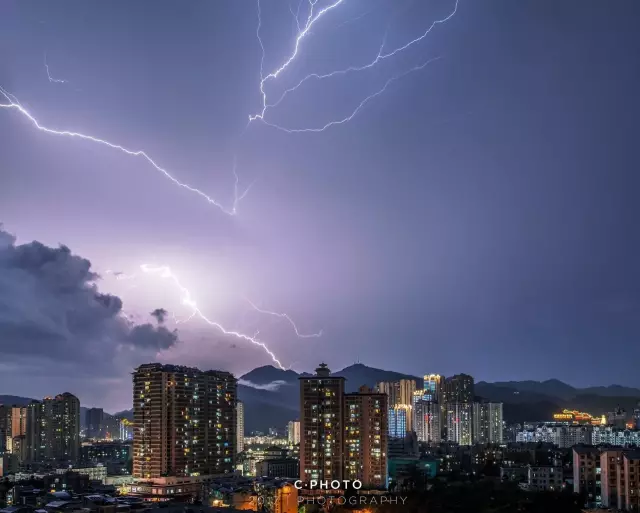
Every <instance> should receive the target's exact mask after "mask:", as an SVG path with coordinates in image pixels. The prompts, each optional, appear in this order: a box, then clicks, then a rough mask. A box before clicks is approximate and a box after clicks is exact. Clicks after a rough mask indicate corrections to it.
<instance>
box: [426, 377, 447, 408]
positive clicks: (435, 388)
mask: <svg viewBox="0 0 640 513" xmlns="http://www.w3.org/2000/svg"><path fill="white" fill-rule="evenodd" d="M442 379H443V378H442V376H440V374H425V375H424V385H423V393H422V399H423V400H424V401H428V402H433V403H439V402H441V401H440V399H441V397H440V396H441V389H442Z"/></svg>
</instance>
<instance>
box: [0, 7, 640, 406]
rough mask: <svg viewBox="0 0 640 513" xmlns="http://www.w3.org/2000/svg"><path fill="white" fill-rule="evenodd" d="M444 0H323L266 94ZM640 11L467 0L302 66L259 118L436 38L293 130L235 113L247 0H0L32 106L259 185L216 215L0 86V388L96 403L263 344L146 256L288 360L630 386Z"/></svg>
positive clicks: (111, 402) (11, 59) (208, 177)
mask: <svg viewBox="0 0 640 513" xmlns="http://www.w3.org/2000/svg"><path fill="white" fill-rule="evenodd" d="M334 1H335V0H334ZM330 3H331V2H328V1H325V0H319V2H318V4H317V9H318V8H320V7H321V6H326V5H329V4H330ZM260 7H261V12H262V23H261V30H260V35H261V39H262V41H263V44H264V48H265V57H264V67H263V69H264V73H265V75H266V74H268V73H269V72H271V71H273V70H275V69H277V68H278V67H279V66H280V65H281V64H282V63H283V62H284V61H285V60H286V59H287V57H288V56H289V55H291V52H292V51H293V48H294V42H295V37H296V32H297V30H298V29H297V27H296V23H295V19H294V16H293V15H292V14H291V12H290V8H291V10H293V11H294V12H295V11H296V10H297V8H298V2H297V0H291V5H290V6H289V5H288V4H287V2H286V1H284V0H282V1H281V0H277V1H276V0H262V2H261V4H260ZM454 7H455V1H454V0H417V1H408V2H406V1H402V2H401V1H399V0H393V1H391V0H344V2H343V3H342V4H341V5H339V6H337V7H336V8H335V9H332V10H331V11H328V12H327V13H326V14H325V15H324V16H323V17H322V18H321V19H320V20H318V21H317V22H316V23H315V24H314V25H313V27H312V30H311V31H310V32H309V34H308V35H307V36H306V37H305V38H303V40H302V42H301V43H300V46H299V51H298V54H297V56H296V58H295V60H294V61H293V62H292V63H291V65H290V66H289V67H288V68H287V69H286V70H285V71H284V72H282V74H280V75H279V76H278V77H277V79H275V80H271V81H269V82H267V83H266V86H265V90H266V91H267V93H268V95H269V96H268V98H269V99H270V100H275V99H277V98H278V97H279V96H280V95H281V94H282V92H283V91H284V90H286V89H287V88H290V87H292V86H294V85H295V84H297V83H298V82H299V81H300V80H301V79H302V78H303V77H304V76H306V75H307V74H309V73H319V74H326V73H329V72H331V71H334V70H340V69H344V68H347V67H349V66H362V65H364V64H367V63H370V62H371V61H372V60H373V59H374V58H375V57H376V55H377V54H378V51H379V48H380V45H381V43H382V42H383V40H384V48H383V51H386V52H389V51H392V50H394V49H396V48H398V47H401V46H403V45H405V44H406V43H408V42H409V41H411V40H413V39H415V38H416V37H419V36H420V35H422V34H423V33H424V31H425V30H427V29H428V28H429V26H430V25H431V24H432V23H433V22H434V21H436V20H440V19H443V18H445V17H446V16H447V15H449V14H450V13H451V12H452V11H453V9H454ZM306 12H308V3H307V2H306V0H302V2H301V11H300V21H301V23H302V25H304V22H305V21H306ZM639 22H640V2H638V1H636V0H615V1H612V2H604V1H595V0H593V1H589V0H583V1H574V0H460V1H459V5H458V8H457V11H456V13H455V15H454V16H452V17H451V18H450V19H449V20H448V21H446V22H445V23H441V24H437V25H435V26H434V28H433V30H431V32H430V33H429V34H428V36H427V37H425V38H424V39H423V40H421V41H420V42H418V43H416V44H414V45H412V46H410V47H409V48H407V49H406V50H404V51H402V52H399V53H398V54H396V55H394V56H393V57H391V58H387V59H384V60H382V61H381V62H379V63H378V64H377V65H375V66H373V67H372V68H370V69H366V70H363V71H356V72H351V73H347V74H342V75H338V76H334V77H331V78H327V79H323V80H317V79H312V80H309V81H307V82H305V83H304V84H303V85H302V86H301V87H300V88H299V89H297V90H296V91H295V92H292V93H290V94H289V95H287V96H286V98H285V100H284V101H283V102H282V103H281V104H279V105H278V106H277V107H275V108H272V109H269V110H268V111H267V113H266V117H265V120H266V121H267V122H268V123H272V124H277V125H279V126H281V127H285V128H287V129H301V128H319V127H322V126H324V125H325V124H327V123H329V122H331V121H336V120H341V119H344V118H346V117H348V116H349V115H350V114H351V113H352V112H353V111H354V110H355V109H356V107H357V106H358V105H359V104H360V102H362V101H363V100H364V99H365V98H366V97H367V96H369V95H371V94H373V93H375V92H376V91H379V90H380V89H381V88H382V87H383V86H384V84H385V83H386V82H387V81H388V80H389V79H391V78H393V77H395V76H398V75H400V74H402V73H405V72H406V71H408V70H410V69H411V68H413V67H415V66H417V65H421V64H423V63H425V62H427V61H429V60H431V59H435V60H434V61H433V62H431V63H430V64H428V65H427V66H425V67H424V68H423V69H421V70H418V71H415V72H412V73H410V74H407V75H406V76H404V77H402V78H400V79H398V80H396V81H393V82H391V83H390V84H389V86H388V87H387V89H386V90H385V92H384V93H383V94H380V95H378V96H376V97H375V98H373V99H372V100H371V101H369V102H367V103H366V104H364V106H363V107H362V109H361V110H360V111H359V112H358V113H357V114H356V115H355V116H354V117H353V119H351V120H350V121H349V122H345V123H343V124H340V125H335V126H331V127H329V128H328V129H326V130H325V131H321V132H306V133H287V132H285V131H282V130H278V129H277V128H273V127H271V126H268V125H266V124H265V123H263V122H261V121H260V120H256V121H254V122H252V123H251V124H249V125H248V126H247V121H248V117H249V115H250V114H256V113H259V112H260V110H261V105H262V103H261V102H262V98H261V94H260V64H261V49H260V44H259V41H258V39H257V37H256V28H257V26H258V10H257V4H256V1H255V0H227V1H222V0H216V1H204V0H203V1H189V2H175V1H173V2H169V1H164V0H161V1H159V0H154V1H151V0H145V1H138V2H128V1H116V2H101V3H96V2H84V1H80V0H78V1H59V2H36V1H30V0H27V1H17V0H3V1H2V2H1V3H0V86H2V87H3V88H4V89H5V90H6V91H8V92H9V93H12V94H14V95H15V96H16V97H17V99H18V100H19V101H20V102H21V104H22V106H23V107H24V108H25V109H26V110H27V111H28V112H30V113H31V114H32V115H33V116H34V117H36V118H37V119H38V121H39V122H40V123H41V125H43V126H46V127H48V128H53V129H57V130H72V131H77V132H82V133H84V134H89V135H92V136H95V137H99V138H101V139H105V140H108V141H110V142H113V143H115V144H119V145H122V146H124V147H126V148H128V149H131V150H140V149H143V150H144V151H145V152H146V153H147V154H148V155H149V156H151V157H152V158H153V159H154V161H155V162H157V163H158V165H160V166H162V167H164V168H166V169H167V170H168V171H169V172H171V173H172V174H173V176H175V177H176V178H177V179H178V180H180V181H181V182H184V183H187V184H189V185H190V186H192V187H195V188H198V189H199V190H201V191H203V192H205V193H206V194H208V195H209V196H211V197H212V198H214V199H215V200H216V201H219V202H220V203H222V204H223V205H224V207H225V208H226V209H231V208H232V206H233V198H234V180H235V179H234V174H233V168H234V162H235V163H236V170H237V176H238V191H239V193H242V192H243V191H244V190H245V189H246V188H247V186H249V185H250V184H253V185H252V186H251V189H250V190H249V192H248V193H247V195H246V196H245V197H244V198H243V199H242V201H240V202H239V203H238V205H237V207H238V210H237V215H235V216H229V215H227V214H225V213H223V212H222V211H221V209H219V208H217V207H216V206H215V205H212V204H209V203H207V201H206V200H204V199H203V198H202V197H201V196H198V195H197V194H194V193H192V192H190V191H188V190H185V189H184V188H180V187H178V186H176V185H175V184H174V183H172V182H171V181H170V180H168V179H167V178H166V177H165V176H163V175H162V174H161V173H159V172H158V171H157V170H155V169H154V168H153V167H152V166H151V165H150V164H149V163H148V162H146V161H145V160H144V159H142V158H140V157H134V156H129V155H126V154H123V153H122V152H120V151H118V150H114V149H111V148H108V147H105V146H103V145H99V144H95V143H92V142H89V141H82V140H79V139H71V138H68V137H61V136H56V135H52V134H47V133H43V132H41V131H38V130H37V129H36V128H35V127H34V126H33V124H31V123H30V122H29V120H28V119H27V118H26V117H25V116H24V115H22V114H21V113H20V112H19V111H18V110H17V109H15V108H2V109H0V222H2V223H4V228H3V230H4V232H2V233H0V353H1V354H2V357H1V358H0V393H5V394H15V395H22V396H32V397H42V396H44V395H49V394H55V393H60V392H63V391H65V390H66V391H70V392H72V393H75V394H77V395H78V396H79V397H80V399H81V401H82V403H83V404H85V405H99V406H104V407H105V408H107V409H110V410H117V409H122V408H125V407H129V406H130V400H131V399H130V398H131V389H130V387H131V385H130V376H129V373H130V372H131V369H132V368H133V366H135V365H137V364H139V363H143V362H149V361H165V362H172V363H181V364H188V365H197V366H199V367H201V368H222V369H226V370H230V371H233V372H235V373H238V374H241V373H243V372H246V371H248V370H250V369H251V368H253V367H256V366H259V365H266V364H269V363H272V361H271V358H270V357H269V355H267V354H266V353H265V351H264V350H263V349H262V348H261V347H258V346H255V345H252V344H251V343H250V342H247V341H245V340H242V339H238V338H237V337H234V336H224V335H222V334H221V333H220V331H219V330H217V329H216V328H215V327H210V326H208V325H207V324H206V323H204V322H203V321H202V320H198V318H197V316H196V317H194V318H193V319H191V320H190V321H189V322H186V323H180V324H176V323H175V321H174V318H175V319H178V320H183V319H185V318H187V317H188V316H189V315H190V314H191V313H192V310H191V309H190V307H189V305H185V304H183V302H182V300H183V299H184V298H185V296H184V293H183V292H182V291H181V290H180V289H179V288H178V287H177V285H176V284H175V283H174V282H173V280H172V279H171V278H167V277H165V278H163V277H162V275H161V274H159V273H149V274H145V273H141V270H140V265H141V264H148V265H151V266H169V267H170V268H171V270H172V272H173V274H174V275H175V276H177V277H178V278H179V281H180V282H181V284H182V285H183V286H184V287H186V288H187V289H188V290H189V291H190V293H191V299H192V300H194V301H196V302H197V305H198V307H199V308H200V311H201V312H202V313H203V314H204V315H206V316H207V317H208V318H209V319H211V320H215V321H217V322H220V323H221V324H222V325H224V327H225V328H227V329H229V330H238V331H241V332H243V333H247V334H248V335H250V336H253V335H254V333H255V332H256V331H257V330H259V331H260V333H259V335H258V338H259V339H260V340H262V341H264V342H265V343H266V344H267V345H268V346H269V348H270V349H271V350H272V351H273V352H274V353H275V354H276V356H277V357H278V358H279V360H280V361H281V362H282V364H283V365H284V366H285V367H289V366H293V368H294V369H296V370H298V371H302V370H309V369H312V368H314V366H315V365H316V364H317V363H318V362H319V361H320V360H324V361H326V362H327V363H328V364H329V365H330V367H332V368H334V369H339V368H342V367H344V366H347V365H349V364H352V363H354V362H355V361H360V362H362V363H366V364H367V365H370V366H375V367H382V368H386V369H389V370H397V371H403V372H407V373H414V374H418V375H421V374H424V373H426V372H429V373H430V372H438V373H443V374H447V375H448V374H453V373H456V372H466V373H469V374H472V375H474V376H475V377H476V379H477V380H488V381H497V380H508V379H537V380H540V379H547V378H552V377H553V378H558V379H561V380H563V381H566V382H568V383H570V384H572V385H576V386H586V385H608V384H611V383H618V384H623V385H630V386H640V378H639V377H638V372H637V362H638V358H640V344H639V343H638V339H639V336H640V230H638V226H637V225H638V221H639V220H640V202H639V201H638V199H637V198H638V196H639V194H640V189H639V187H640V158H639V155H640V153H638V144H639V143H640V139H639V136H640V132H639V130H638V119H640V94H638V90H640V87H639V84H640V58H639V56H640V30H639V29H638V26H639ZM45 55H46V63H47V64H48V66H49V72H50V75H51V77H52V78H54V79H56V80H64V81H65V82H55V81H50V80H49V79H48V77H47V70H46V68H45ZM8 102H9V101H8V100H7V99H6V98H2V97H0V104H2V103H4V104H5V105H6V104H7V103H8ZM9 234H11V235H12V236H15V238H16V239H15V240H14V238H13V237H12V236H10V235H9ZM31 241H38V243H33V244H30V243H31ZM59 244H64V245H65V246H67V247H68V248H70V251H71V253H69V252H68V251H67V250H66V249H64V248H63V249H58V245H59ZM85 259H86V260H85ZM88 261H90V263H91V267H90V268H89V263H88ZM107 271H112V272H111V273H108V272H107ZM113 271H115V272H118V273H124V274H122V275H120V277H121V279H117V276H116V275H115V274H113ZM123 277H124V278H126V277H131V279H122V278H123ZM246 299H249V300H250V301H252V302H253V303H255V304H256V305H257V306H258V307H260V308H262V309H266V310H270V311H274V312H277V313H287V314H288V315H289V316H290V317H291V319H293V320H294V321H295V322H296V323H297V326H298V329H299V331H300V332H301V333H303V334H312V333H315V332H318V331H320V330H322V331H323V333H322V337H320V338H297V337H296V335H295V332H294V331H293V329H292V326H291V325H290V324H289V323H288V322H287V320H286V319H284V318H280V317H275V316H270V315H267V314H261V313H259V312H256V311H254V310H253V309H252V308H251V306H250V305H249V303H248V302H247V301H246ZM156 308H164V309H166V310H167V312H168V315H167V318H166V319H164V322H159V321H158V318H160V319H159V320H160V321H162V320H163V319H162V317H163V316H162V315H160V316H158V315H156V316H155V317H154V316H152V315H150V314H149V312H151V311H152V310H154V309H156ZM175 329H177V332H175V333H174V330H175Z"/></svg>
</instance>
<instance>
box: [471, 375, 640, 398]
mask: <svg viewBox="0 0 640 513" xmlns="http://www.w3.org/2000/svg"><path fill="white" fill-rule="evenodd" d="M481 383H484V382H482V381H481V382H480V383H478V385H480V384H481ZM491 384H492V385H495V386H499V387H505V388H511V389H514V390H517V391H519V392H532V393H536V394H543V395H546V396H549V397H556V398H560V399H564V400H570V399H572V398H574V397H575V396H577V395H583V394H589V395H592V394H593V395H599V396H607V397H640V389H637V388H630V387H623V386H620V385H610V386H608V387H603V386H600V387H588V388H575V387H572V386H571V385H567V384H566V383H563V382H562V381H560V380H557V379H548V380H546V381H499V382H496V383H491Z"/></svg>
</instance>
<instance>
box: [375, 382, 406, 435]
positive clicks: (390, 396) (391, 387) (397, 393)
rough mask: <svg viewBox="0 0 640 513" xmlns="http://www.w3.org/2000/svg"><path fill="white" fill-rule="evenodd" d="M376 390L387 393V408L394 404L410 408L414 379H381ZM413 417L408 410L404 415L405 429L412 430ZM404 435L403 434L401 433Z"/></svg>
mask: <svg viewBox="0 0 640 513" xmlns="http://www.w3.org/2000/svg"><path fill="white" fill-rule="evenodd" d="M376 389H377V390H378V392H380V393H383V394H386V395H387V404H388V405H389V408H393V407H395V406H400V407H404V408H405V409H407V410H410V409H411V405H412V403H413V394H414V392H415V391H416V381H415V380H414V379H401V380H400V381H382V382H380V383H378V384H377V385H376ZM412 421H413V418H412V415H411V414H410V412H409V411H408V412H407V416H406V431H412V430H413V425H412V424H413V422H412ZM402 436H404V434H402Z"/></svg>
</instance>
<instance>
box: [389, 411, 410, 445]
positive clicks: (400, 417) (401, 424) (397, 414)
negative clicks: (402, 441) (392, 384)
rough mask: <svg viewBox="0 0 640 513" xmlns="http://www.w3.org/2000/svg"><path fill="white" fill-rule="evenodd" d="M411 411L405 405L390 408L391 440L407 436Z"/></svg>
mask: <svg viewBox="0 0 640 513" xmlns="http://www.w3.org/2000/svg"><path fill="white" fill-rule="evenodd" d="M410 412H411V409H410V407H407V406H405V405H403V404H399V405H396V406H394V407H392V408H389V418H388V423H389V436H390V437H391V438H404V436H405V435H406V434H407V431H408V429H407V417H409V416H410V414H411V413H410Z"/></svg>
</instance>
